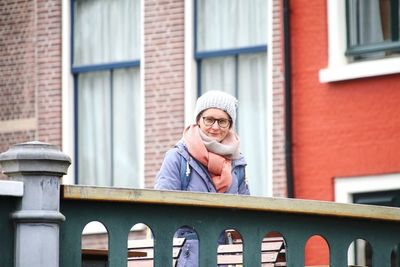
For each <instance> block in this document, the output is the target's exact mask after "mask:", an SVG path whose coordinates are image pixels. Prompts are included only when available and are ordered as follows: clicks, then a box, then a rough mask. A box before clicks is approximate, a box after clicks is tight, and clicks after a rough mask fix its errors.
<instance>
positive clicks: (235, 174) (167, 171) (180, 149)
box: [154, 140, 250, 195]
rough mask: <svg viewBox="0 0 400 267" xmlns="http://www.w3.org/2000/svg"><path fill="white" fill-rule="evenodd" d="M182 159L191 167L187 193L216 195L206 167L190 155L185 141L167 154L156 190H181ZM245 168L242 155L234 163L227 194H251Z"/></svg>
mask: <svg viewBox="0 0 400 267" xmlns="http://www.w3.org/2000/svg"><path fill="white" fill-rule="evenodd" d="M181 157H184V158H185V159H186V162H188V164H189V166H190V182H189V184H188V187H187V191H194V192H210V193H216V190H215V187H214V184H213V183H212V181H211V177H210V175H209V174H208V172H207V169H206V167H204V166H203V165H202V164H201V163H199V162H198V161H196V160H195V159H194V158H193V157H192V156H191V155H190V154H189V152H188V151H187V148H186V146H185V144H184V142H183V140H180V141H179V142H178V143H177V144H176V146H175V147H174V148H173V149H171V150H169V151H168V152H167V153H166V154H165V158H164V161H163V164H162V165H161V168H160V171H159V172H158V174H157V178H156V184H155V186H154V188H155V189H158V190H181V177H180V176H181V175H180V170H181V162H182V160H181ZM245 167H246V161H245V159H244V157H243V155H242V154H241V155H240V158H239V159H236V160H233V161H232V184H231V186H230V187H229V189H228V190H227V191H226V192H225V194H241V195H249V194H250V192H249V188H248V185H247V181H246V179H245V175H246V174H245ZM239 183H240V184H239Z"/></svg>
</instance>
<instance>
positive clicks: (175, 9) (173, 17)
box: [143, 0, 184, 188]
mask: <svg viewBox="0 0 400 267" xmlns="http://www.w3.org/2000/svg"><path fill="white" fill-rule="evenodd" d="M144 4H145V7H144V43H145V44H146V46H145V48H144V50H145V51H144V60H143V61H144V88H145V187H146V188H152V187H153V185H154V178H155V176H156V173H157V171H158V169H159V168H160V166H161V162H162V160H163V158H164V153H165V152H166V151H167V150H168V149H169V148H171V147H172V146H173V145H174V144H175V143H176V142H177V141H178V140H179V138H180V137H181V134H182V130H183V127H184V0H170V1H157V0H151V1H150V0H146V1H145V2H144Z"/></svg>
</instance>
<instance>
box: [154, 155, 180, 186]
mask: <svg viewBox="0 0 400 267" xmlns="http://www.w3.org/2000/svg"><path fill="white" fill-rule="evenodd" d="M180 157H181V156H180V155H179V153H178V151H177V149H171V150H169V151H168V152H167V153H166V154H165V157H164V161H163V163H162V165H161V168H160V170H159V172H158V173H157V176H156V183H155V185H154V189H157V190H180V189H181V179H180V164H181V161H180Z"/></svg>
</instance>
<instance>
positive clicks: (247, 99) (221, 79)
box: [201, 53, 271, 196]
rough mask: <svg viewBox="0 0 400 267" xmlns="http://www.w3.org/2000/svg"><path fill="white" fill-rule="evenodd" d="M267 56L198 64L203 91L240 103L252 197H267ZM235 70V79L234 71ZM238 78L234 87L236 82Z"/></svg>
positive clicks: (239, 121) (239, 128)
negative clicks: (221, 93) (225, 94)
mask: <svg viewBox="0 0 400 267" xmlns="http://www.w3.org/2000/svg"><path fill="white" fill-rule="evenodd" d="M266 66H267V56H266V53H255V54H244V55H241V56H239V57H238V61H237V62H236V61H235V58H234V57H225V58H224V57H220V58H213V59H206V60H203V61H202V64H201V78H202V92H205V91H209V90H221V91H224V92H228V93H230V94H232V95H235V96H236V97H237V98H238V100H239V109H238V118H237V121H236V123H237V125H236V126H237V127H236V128H237V131H238V134H239V136H240V140H241V141H240V143H241V144H240V148H241V151H242V152H243V154H244V155H245V157H246V160H247V162H248V166H247V169H246V171H247V177H248V180H249V186H250V191H251V194H252V195H257V196H266V195H267V186H268V185H267V155H268V149H271V148H268V147H267V82H266V80H267V79H266V74H267V69H266ZM236 69H237V70H238V73H237V76H236V74H235V73H236V72H235V70H236ZM236 79H237V82H238V83H237V87H236V86H235V84H236V83H235V81H236Z"/></svg>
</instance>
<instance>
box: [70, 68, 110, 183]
mask: <svg viewBox="0 0 400 267" xmlns="http://www.w3.org/2000/svg"><path fill="white" fill-rule="evenodd" d="M78 88H79V90H78V117H79V119H78V147H77V149H78V161H79V164H78V167H79V171H78V175H79V183H80V184H88V185H110V184H111V179H110V177H111V137H110V134H111V128H110V99H111V98H110V97H111V96H110V75H109V73H108V72H96V73H89V74H81V75H79V78H78Z"/></svg>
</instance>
